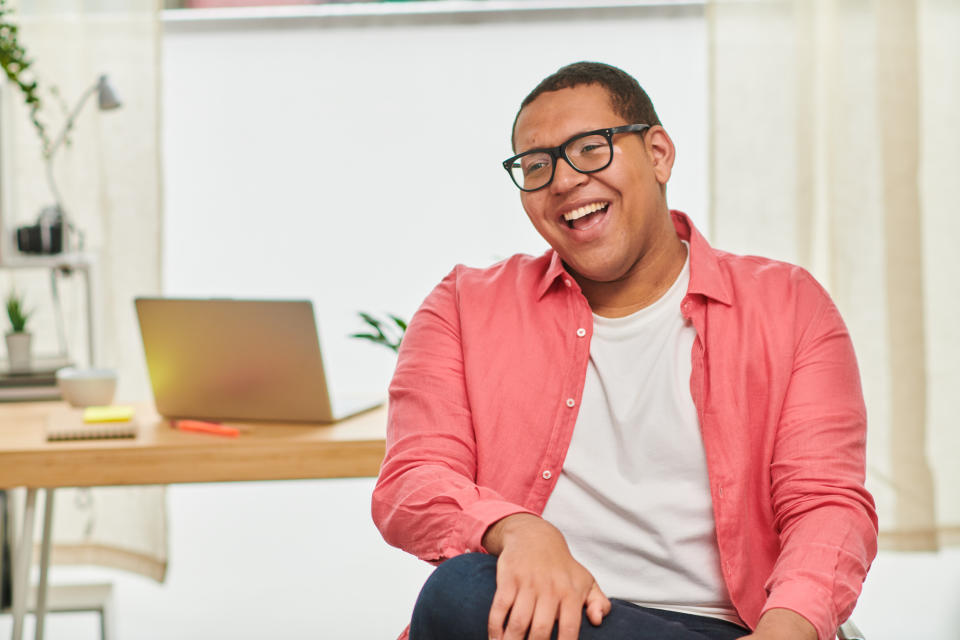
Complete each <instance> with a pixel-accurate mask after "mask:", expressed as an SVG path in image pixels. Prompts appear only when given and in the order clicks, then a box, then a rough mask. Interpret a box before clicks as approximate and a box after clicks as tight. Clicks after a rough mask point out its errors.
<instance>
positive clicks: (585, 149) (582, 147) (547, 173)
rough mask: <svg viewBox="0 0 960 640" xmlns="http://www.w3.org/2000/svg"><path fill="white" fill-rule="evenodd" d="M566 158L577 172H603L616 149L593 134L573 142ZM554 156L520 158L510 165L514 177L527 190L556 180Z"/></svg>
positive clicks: (565, 152)
mask: <svg viewBox="0 0 960 640" xmlns="http://www.w3.org/2000/svg"><path fill="white" fill-rule="evenodd" d="M563 155H564V157H565V158H566V159H567V162H569V163H570V166H572V167H573V168H574V169H576V170H577V171H579V172H581V173H590V172H591V171H599V170H600V169H603V168H604V167H605V166H607V165H608V164H609V163H610V160H611V158H612V155H613V147H612V145H611V144H610V141H609V140H608V139H607V138H606V136H603V135H601V134H597V133H594V134H590V135H585V136H581V137H579V138H573V139H571V140H569V141H568V142H567V143H566V145H565V146H564V148H563ZM553 172H554V168H553V157H552V156H551V155H550V154H549V153H548V152H545V151H536V152H533V153H528V154H524V155H522V156H520V157H519V158H517V159H516V161H514V162H513V163H511V165H510V175H511V176H512V177H513V181H514V182H516V183H517V186H519V187H521V188H522V189H524V190H527V191H532V190H534V189H539V188H541V187H543V186H545V185H546V184H547V183H549V182H550V179H551V178H552V177H553Z"/></svg>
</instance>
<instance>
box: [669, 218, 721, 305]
mask: <svg viewBox="0 0 960 640" xmlns="http://www.w3.org/2000/svg"><path fill="white" fill-rule="evenodd" d="M670 215H671V216H672V217H673V227H674V229H676V230H677V235H678V236H680V239H681V240H686V241H687V242H689V243H690V286H689V287H687V293H688V294H689V293H699V294H701V295H704V296H706V297H708V298H712V299H714V300H716V301H717V302H722V303H723V304H726V305H729V304H731V303H732V302H733V296H731V295H730V284H729V282H728V281H727V280H728V278H727V274H726V272H724V271H723V270H722V269H721V268H720V261H719V260H718V259H717V251H716V250H715V249H714V248H713V247H711V246H710V243H708V242H707V240H706V238H704V237H703V236H702V235H701V234H700V232H699V231H697V228H696V227H695V226H693V222H691V221H690V218H688V217H687V215H686V214H685V213H683V212H681V211H676V210H671V211H670Z"/></svg>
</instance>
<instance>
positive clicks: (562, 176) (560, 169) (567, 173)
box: [550, 158, 590, 193]
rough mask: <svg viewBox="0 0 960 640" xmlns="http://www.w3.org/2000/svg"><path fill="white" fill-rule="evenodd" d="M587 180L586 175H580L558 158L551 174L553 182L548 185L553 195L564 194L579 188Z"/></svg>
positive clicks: (565, 161) (563, 159)
mask: <svg viewBox="0 0 960 640" xmlns="http://www.w3.org/2000/svg"><path fill="white" fill-rule="evenodd" d="M589 178H590V177H589V176H588V175H587V174H585V173H580V172H579V171H577V170H576V169H574V168H573V167H572V166H570V163H569V162H567V159H566V158H559V159H558V160H557V167H556V169H554V172H553V182H551V183H550V190H551V191H552V192H553V193H565V192H567V191H570V190H571V189H573V188H575V187H578V186H580V185H581V184H583V183H584V182H586V181H587V180H589Z"/></svg>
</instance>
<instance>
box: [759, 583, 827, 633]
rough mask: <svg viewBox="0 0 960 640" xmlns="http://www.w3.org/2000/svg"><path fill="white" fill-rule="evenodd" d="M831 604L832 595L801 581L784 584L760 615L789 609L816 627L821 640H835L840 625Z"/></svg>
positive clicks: (775, 591)
mask: <svg viewBox="0 0 960 640" xmlns="http://www.w3.org/2000/svg"><path fill="white" fill-rule="evenodd" d="M830 602H832V598H831V597H830V594H828V593H826V592H825V591H824V590H823V589H822V588H821V587H819V586H818V585H814V584H811V583H809V582H799V581H791V582H783V583H780V584H778V585H777V587H776V589H775V590H774V591H773V592H771V593H770V597H769V598H767V602H766V604H764V605H763V611H761V612H760V615H761V616H762V615H763V614H764V613H766V612H767V611H769V610H770V609H789V610H790V611H793V612H794V613H796V614H799V615H801V616H803V617H804V618H805V619H806V620H807V622H809V623H810V624H812V625H813V626H814V628H815V629H816V630H817V638H818V639H819V640H835V638H836V637H837V626H838V625H839V623H838V621H837V617H836V615H834V613H833V610H832V609H831V607H830V604H829V603H830Z"/></svg>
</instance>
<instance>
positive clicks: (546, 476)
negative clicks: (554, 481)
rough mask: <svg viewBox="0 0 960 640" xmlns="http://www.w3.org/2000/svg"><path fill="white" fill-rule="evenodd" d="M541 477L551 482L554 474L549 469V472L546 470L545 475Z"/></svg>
mask: <svg viewBox="0 0 960 640" xmlns="http://www.w3.org/2000/svg"><path fill="white" fill-rule="evenodd" d="M540 477H542V478H543V479H544V480H549V479H550V478H552V477H553V474H552V473H550V469H547V470H545V471H544V472H543V473H541V474H540Z"/></svg>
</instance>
